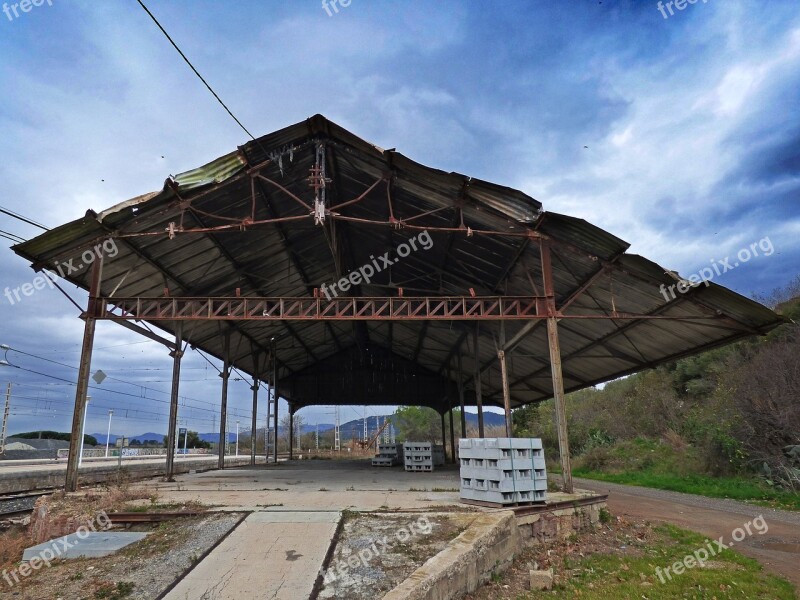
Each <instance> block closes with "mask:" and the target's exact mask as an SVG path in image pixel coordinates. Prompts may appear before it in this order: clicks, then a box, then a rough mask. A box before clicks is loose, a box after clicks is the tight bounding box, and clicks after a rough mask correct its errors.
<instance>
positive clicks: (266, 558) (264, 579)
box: [165, 511, 341, 600]
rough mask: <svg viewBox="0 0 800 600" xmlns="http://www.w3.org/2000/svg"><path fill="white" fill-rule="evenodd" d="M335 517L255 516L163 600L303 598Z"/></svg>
mask: <svg viewBox="0 0 800 600" xmlns="http://www.w3.org/2000/svg"><path fill="white" fill-rule="evenodd" d="M340 516H341V513H339V512H338V511H328V512H317V511H314V512H311V511H309V512H303V511H297V512H291V511H286V512H279V511H270V512H255V513H253V514H251V515H250V516H248V517H247V518H246V519H245V520H244V521H243V522H242V523H240V524H239V526H238V527H237V528H236V529H234V530H233V532H232V533H231V534H230V535H228V537H226V538H225V539H224V540H223V541H222V543H221V544H220V545H219V546H217V547H216V548H215V549H214V550H212V552H211V553H210V554H209V555H208V556H207V557H206V558H205V559H204V560H203V561H202V562H200V564H198V565H197V566H196V567H195V568H194V569H192V571H190V572H189V574H188V575H187V576H186V577H185V578H184V579H183V580H181V581H180V582H179V583H178V585H177V586H175V588H173V589H172V591H171V592H170V593H169V594H167V596H166V597H165V600H250V599H256V598H257V599H258V600H265V599H267V600H298V599H304V598H308V597H309V596H310V595H311V593H312V591H313V589H314V583H315V581H316V579H317V575H318V573H319V569H320V568H321V567H322V563H323V561H324V560H325V555H326V554H327V552H328V548H329V547H330V544H331V541H332V540H333V536H334V533H335V532H336V527H337V524H338V522H339V519H340Z"/></svg>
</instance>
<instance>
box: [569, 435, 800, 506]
mask: <svg viewBox="0 0 800 600" xmlns="http://www.w3.org/2000/svg"><path fill="white" fill-rule="evenodd" d="M701 463H702V461H701V460H700V459H699V457H698V456H697V454H696V451H695V450H694V449H693V448H691V447H689V448H686V449H683V450H675V449H673V448H671V447H670V446H669V445H668V444H664V443H662V442H659V441H658V440H649V439H642V438H639V439H636V440H628V441H624V442H618V443H616V444H613V445H611V446H604V447H600V448H594V449H593V450H591V451H589V452H587V453H586V454H584V455H582V456H579V457H578V458H577V459H576V460H575V468H574V469H573V475H574V476H575V477H584V478H586V479H597V480H600V481H608V482H611V483H621V484H625V485H638V486H641V487H649V488H656V489H660V490H671V491H674V492H683V493H685V494H698V495H701V496H708V497H710V498H731V499H733V500H741V501H746V502H752V503H754V504H759V505H763V506H769V507H772V508H782V509H785V510H800V494H795V493H791V492H785V491H781V490H777V489H774V488H771V487H769V486H767V485H766V484H765V483H763V482H761V481H760V480H758V479H756V478H754V477H741V476H739V477H713V476H711V475H707V474H705V473H703V468H702V466H701Z"/></svg>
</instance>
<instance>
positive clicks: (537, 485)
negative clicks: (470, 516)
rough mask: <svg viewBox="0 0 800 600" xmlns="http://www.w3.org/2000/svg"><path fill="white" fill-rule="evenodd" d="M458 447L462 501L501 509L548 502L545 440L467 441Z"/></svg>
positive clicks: (460, 443)
mask: <svg viewBox="0 0 800 600" xmlns="http://www.w3.org/2000/svg"><path fill="white" fill-rule="evenodd" d="M458 446H459V447H458V450H459V457H460V461H461V499H462V500H465V501H467V502H470V501H471V502H479V503H486V504H491V505H497V506H503V505H510V504H529V503H533V502H544V501H545V500H546V495H547V472H546V469H545V462H544V450H543V448H542V440H540V439H538V438H467V439H461V440H459V442H458Z"/></svg>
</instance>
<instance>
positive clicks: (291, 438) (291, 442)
mask: <svg viewBox="0 0 800 600" xmlns="http://www.w3.org/2000/svg"><path fill="white" fill-rule="evenodd" d="M293 458H294V410H292V407H291V406H290V407H289V460H292V459H293Z"/></svg>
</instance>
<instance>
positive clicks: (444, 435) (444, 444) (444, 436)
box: [440, 413, 447, 457]
mask: <svg viewBox="0 0 800 600" xmlns="http://www.w3.org/2000/svg"><path fill="white" fill-rule="evenodd" d="M440 416H441V417H442V449H443V450H444V451H445V457H447V427H445V424H444V413H441V415H440Z"/></svg>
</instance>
